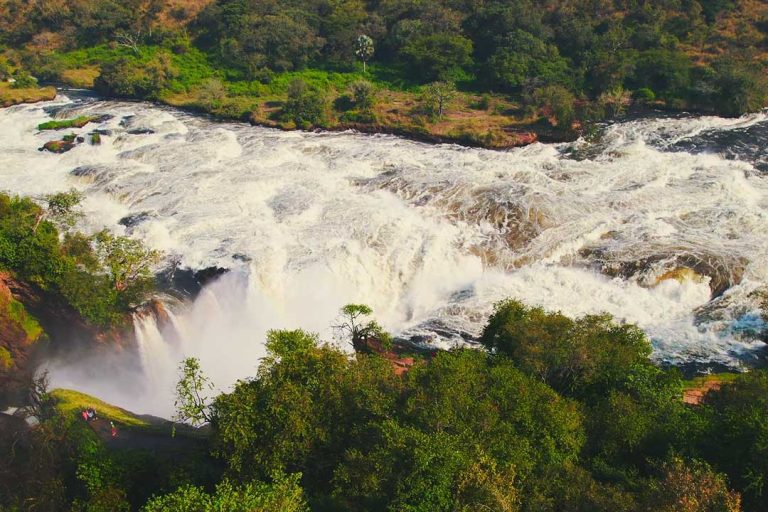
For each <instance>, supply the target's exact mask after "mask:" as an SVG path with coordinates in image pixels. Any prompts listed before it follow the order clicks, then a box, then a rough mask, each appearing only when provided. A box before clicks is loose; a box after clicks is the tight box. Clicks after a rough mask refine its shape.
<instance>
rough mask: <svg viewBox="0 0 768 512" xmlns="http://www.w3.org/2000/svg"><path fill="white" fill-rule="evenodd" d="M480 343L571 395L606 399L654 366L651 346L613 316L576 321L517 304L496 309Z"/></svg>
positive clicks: (633, 328)
mask: <svg viewBox="0 0 768 512" xmlns="http://www.w3.org/2000/svg"><path fill="white" fill-rule="evenodd" d="M480 342H481V343H482V344H483V345H484V346H485V347H486V348H487V349H488V350H490V351H491V352H493V353H497V354H503V355H506V356H508V357H510V358H511V359H512V360H513V361H514V362H515V364H516V365H517V366H518V367H519V368H521V369H522V370H523V371H525V372H526V373H528V374H530V375H534V376H536V377H538V378H540V379H542V380H543V381H544V382H547V383H548V384H549V385H551V386H552V387H553V388H554V389H556V390H558V391H560V392H561V393H563V394H565V395H567V396H577V397H582V398H587V397H600V396H605V393H606V392H607V391H608V390H609V389H611V388H612V387H615V386H616V385H617V384H618V383H620V382H622V381H623V380H624V378H625V376H627V375H628V374H630V373H631V370H632V369H633V368H635V367H637V366H643V365H649V364H650V362H649V361H648V356H649V355H650V353H651V345H650V343H649V342H648V339H647V338H646V337H645V334H644V333H643V332H642V331H641V330H640V329H638V328H637V327H635V326H633V325H617V324H615V323H613V321H612V318H611V316H610V315H587V316H585V317H583V318H580V319H578V320H572V319H570V318H568V317H566V316H565V315H563V314H561V313H547V312H545V311H544V310H543V309H542V308H537V307H533V308H531V307H527V306H525V305H523V304H522V303H520V302H518V301H514V300H506V301H502V302H500V303H498V304H496V306H495V307H494V312H493V314H492V315H491V318H490V319H489V321H488V324H487V325H486V327H485V329H484V330H483V334H482V336H481V338H480Z"/></svg>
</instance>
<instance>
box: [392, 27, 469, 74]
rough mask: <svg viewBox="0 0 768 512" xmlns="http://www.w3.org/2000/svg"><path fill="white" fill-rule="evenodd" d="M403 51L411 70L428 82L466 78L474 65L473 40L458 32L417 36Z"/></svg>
mask: <svg viewBox="0 0 768 512" xmlns="http://www.w3.org/2000/svg"><path fill="white" fill-rule="evenodd" d="M401 53H402V55H403V58H404V59H405V61H406V62H407V63H408V65H409V67H410V70H411V73H413V75H415V76H417V77H419V78H420V79H421V80H423V81H425V82H428V81H434V80H439V81H449V80H450V81H455V80H459V79H462V78H464V76H465V70H466V69H467V68H469V66H471V65H472V41H470V40H469V39H467V38H466V37H463V36H461V35H456V34H443V33H441V34H426V35H420V36H417V37H414V38H412V39H411V40H410V41H409V42H408V44H406V46H405V47H404V48H403V49H402V51H401Z"/></svg>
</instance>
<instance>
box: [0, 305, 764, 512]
mask: <svg viewBox="0 0 768 512" xmlns="http://www.w3.org/2000/svg"><path fill="white" fill-rule="evenodd" d="M359 306H360V305H355V307H356V308H357V307H359ZM346 336H347V337H348V338H350V339H351V336H352V334H351V333H350V332H347V333H346ZM482 340H483V343H484V344H485V345H486V346H487V347H488V348H489V349H490V350H489V351H485V350H476V349H475V350H472V349H460V350H453V351H449V352H439V353H436V354H433V355H430V356H429V357H416V362H415V363H414V365H413V366H412V367H410V369H409V370H408V371H407V372H405V373H404V374H400V375H398V374H397V373H396V372H395V371H394V368H393V364H392V361H391V360H390V359H387V357H386V354H380V353H376V352H368V353H360V352H358V353H357V354H356V355H355V356H350V355H349V354H347V353H344V352H342V351H339V350H338V349H336V348H334V347H332V346H330V345H327V344H324V343H322V342H321V341H320V340H319V339H318V337H317V336H316V335H313V334H310V333H306V332H303V331H300V330H295V331H272V332H270V333H269V334H268V336H267V345H266V346H267V352H268V355H267V357H266V358H264V359H263V360H262V361H261V364H260V365H259V367H258V371H257V373H256V375H255V376H254V377H253V378H250V379H246V380H244V381H241V382H239V383H238V384H237V385H236V386H235V388H234V389H232V390H231V391H229V392H227V393H224V394H221V395H219V396H218V397H216V398H215V399H214V400H213V401H212V402H208V401H207V400H205V399H200V398H201V397H202V395H201V394H200V393H202V392H204V390H206V389H207V385H206V379H205V376H204V374H203V370H204V369H201V368H200V366H199V362H197V361H196V360H189V359H188V360H186V361H185V362H184V364H183V365H182V367H181V373H180V383H179V386H178V391H179V398H180V402H179V403H178V405H179V406H180V411H181V412H182V414H180V417H181V418H185V419H187V420H189V421H195V422H198V421H199V420H201V419H202V421H203V422H204V423H207V424H206V425H205V426H204V427H201V428H200V429H199V430H198V432H200V433H202V434H204V435H205V437H204V438H203V439H204V441H202V442H204V443H205V446H206V449H207V450H208V451H209V453H210V454H212V456H213V457H215V458H213V459H211V458H206V457H204V456H202V454H201V453H200V452H198V454H197V455H193V456H192V455H191V456H189V457H182V458H181V459H177V462H176V464H177V465H176V466H173V465H171V466H169V465H168V464H169V461H171V460H174V459H173V457H174V456H173V455H172V454H173V453H175V452H174V450H175V448H172V446H176V445H173V442H175V441H172V439H171V438H168V442H167V443H162V442H159V441H158V440H157V439H158V438H156V437H151V436H155V435H156V433H152V432H151V431H147V432H146V433H142V429H144V428H146V427H143V426H142V425H141V424H140V422H141V421H142V420H141V419H138V418H135V417H134V416H132V415H130V414H129V413H126V412H125V411H122V410H121V409H118V408H113V407H111V406H109V405H108V404H104V403H101V402H98V401H96V400H95V399H92V398H90V397H86V396H84V395H81V394H76V393H73V392H68V391H57V392H55V393H53V395H52V398H53V399H54V400H59V402H58V407H57V409H56V410H57V413H56V414H52V415H51V416H50V418H49V419H47V420H45V421H44V422H43V424H42V425H41V426H40V427H37V428H36V429H33V430H32V431H29V432H27V433H26V434H24V436H26V437H24V439H27V438H29V441H30V442H29V443H26V444H25V443H22V445H21V446H22V447H23V450H27V451H25V452H24V454H23V457H26V458H19V455H18V454H17V455H15V456H12V457H10V458H9V459H8V460H9V461H10V462H9V465H7V466H0V485H3V486H4V487H2V489H3V490H4V491H6V492H0V500H3V501H0V507H2V506H5V507H11V509H13V507H14V506H20V507H21V508H22V509H25V507H24V505H23V504H24V503H29V502H35V503H38V504H39V503H45V508H46V510H52V511H55V510H69V509H70V507H71V508H72V509H74V510H144V511H147V512H171V511H181V510H184V511H190V510H194V511H209V510H210V511H213V510H227V511H233V512H239V511H242V512H245V511H251V510H260V511H265V512H271V511H275V512H277V511H305V510H315V511H326V510H327V511H331V510H333V511H339V510H348V511H393V510H414V511H418V510H424V511H430V512H437V511H446V512H449V511H450V512H454V511H467V512H469V511H473V512H474V511H481V510H498V511H511V512H518V511H537V512H540V511H549V510H551V511H585V512H586V511H590V512H594V511H605V512H609V511H610V512H616V511H627V512H629V511H637V512H659V511H662V512H737V511H740V510H750V511H765V510H768V501H766V496H765V494H764V492H763V491H762V489H763V488H764V486H765V484H766V483H767V482H768V466H766V462H765V461H766V460H768V453H765V452H766V449H765V447H764V444H765V443H763V442H762V439H764V437H765V435H766V428H767V427H766V425H768V406H767V404H768V402H767V401H768V398H767V397H768V373H767V372H765V371H762V370H756V371H753V372H751V373H748V374H744V375H737V376H732V377H729V378H728V379H723V381H722V386H721V387H720V388H719V389H713V390H711V391H709V392H708V393H707V394H706V395H705V396H704V398H703V400H702V402H701V403H700V404H699V405H690V404H686V403H684V402H683V399H682V393H683V389H684V388H685V387H687V386H690V385H691V384H690V383H688V384H686V382H685V381H683V380H682V378H681V376H680V373H679V372H678V371H677V370H674V369H672V370H663V369H660V368H658V367H656V366H654V365H653V364H651V363H650V362H649V360H648V358H647V354H648V352H649V343H648V340H647V339H646V338H645V337H644V336H643V335H642V333H641V332H640V331H639V330H637V329H636V328H634V327H632V326H626V325H618V324H616V323H614V322H612V321H611V319H610V318H609V317H606V316H587V317H584V318H580V319H570V318H567V317H564V316H563V315H561V314H559V313H547V312H544V311H542V310H540V309H537V308H528V307H525V306H523V305H521V304H520V303H517V302H513V301H506V302H502V303H500V304H499V305H498V306H497V307H496V310H495V312H494V314H493V315H492V316H491V318H490V320H489V323H488V325H487V327H486V328H485V331H484V333H483V338H482ZM73 404H74V405H73ZM94 404H95V407H96V409H97V410H99V411H101V410H103V411H104V414H105V415H107V417H109V418H110V419H112V420H113V421H114V422H115V423H116V424H117V426H118V428H120V429H122V428H124V427H125V428H128V427H129V426H130V425H131V424H133V426H132V427H131V429H130V432H128V433H126V435H128V434H129V433H130V434H131V435H133V436H135V437H133V438H132V439H133V441H132V442H131V443H130V448H119V446H120V445H119V443H115V442H113V441H109V440H106V441H105V440H102V441H101V442H99V439H98V436H96V437H94V432H96V433H97V432H98V431H97V430H93V429H92V428H90V427H89V426H88V424H87V423H85V422H84V421H82V420H81V419H78V417H77V414H78V413H79V410H80V408H82V407H86V406H89V405H94ZM98 404H101V405H98ZM190 407H191V409H190ZM194 411H197V413H199V412H200V411H204V412H205V414H204V416H199V415H196V414H194ZM191 412H193V414H190V413H191ZM2 439H5V438H4V437H2V436H0V440H2ZM3 442H4V441H3ZM110 443H112V447H111V448H110V446H111V444H110ZM193 452H194V451H193ZM1 453H9V452H1ZM42 453H46V454H47V455H46V457H42V458H41V456H40V455H41V454H42ZM31 467H35V468H37V471H36V472H34V473H30V472H29V471H28V469H29V468H31ZM1 468H8V469H1ZM14 468H24V470H20V471H19V472H18V473H13V477H11V476H10V475H11V474H12V473H9V471H10V472H12V471H14ZM4 471H5V472H4ZM38 475H47V476H48V478H47V479H46V480H42V479H41V478H39V476H38ZM10 478H14V479H17V480H19V481H18V482H17V485H15V486H9V485H7V484H8V482H9V480H8V479H10ZM150 495H151V496H150ZM25 500H27V501H25Z"/></svg>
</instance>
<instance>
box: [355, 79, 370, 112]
mask: <svg viewBox="0 0 768 512" xmlns="http://www.w3.org/2000/svg"><path fill="white" fill-rule="evenodd" d="M350 92H351V93H352V98H353V100H354V102H355V108H357V109H358V110H360V111H362V112H370V111H371V109H373V106H374V105H375V103H376V87H375V86H374V85H373V84H372V83H371V82H368V81H367V80H357V81H356V82H353V83H352V85H351V86H350Z"/></svg>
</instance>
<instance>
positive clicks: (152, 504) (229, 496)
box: [142, 473, 309, 512]
mask: <svg viewBox="0 0 768 512" xmlns="http://www.w3.org/2000/svg"><path fill="white" fill-rule="evenodd" d="M300 478H301V475H299V474H295V475H283V474H281V473H276V474H274V475H273V476H272V482H271V483H263V482H257V481H255V482H251V483H247V484H245V485H237V484H233V483H231V482H229V481H227V480H224V481H223V482H221V483H220V484H218V485H217V486H216V492H215V493H213V494H208V493H206V492H205V491H204V490H203V489H202V488H200V487H195V486H191V485H185V486H183V487H180V488H179V489H177V490H176V491H175V492H173V493H171V494H167V495H165V496H158V497H154V498H152V499H151V500H150V501H149V502H148V503H147V504H146V505H145V506H144V508H142V511H143V512H251V511H259V512H308V511H309V507H308V506H307V503H306V500H305V498H304V492H303V491H302V489H301V487H300V486H299V480H300Z"/></svg>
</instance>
